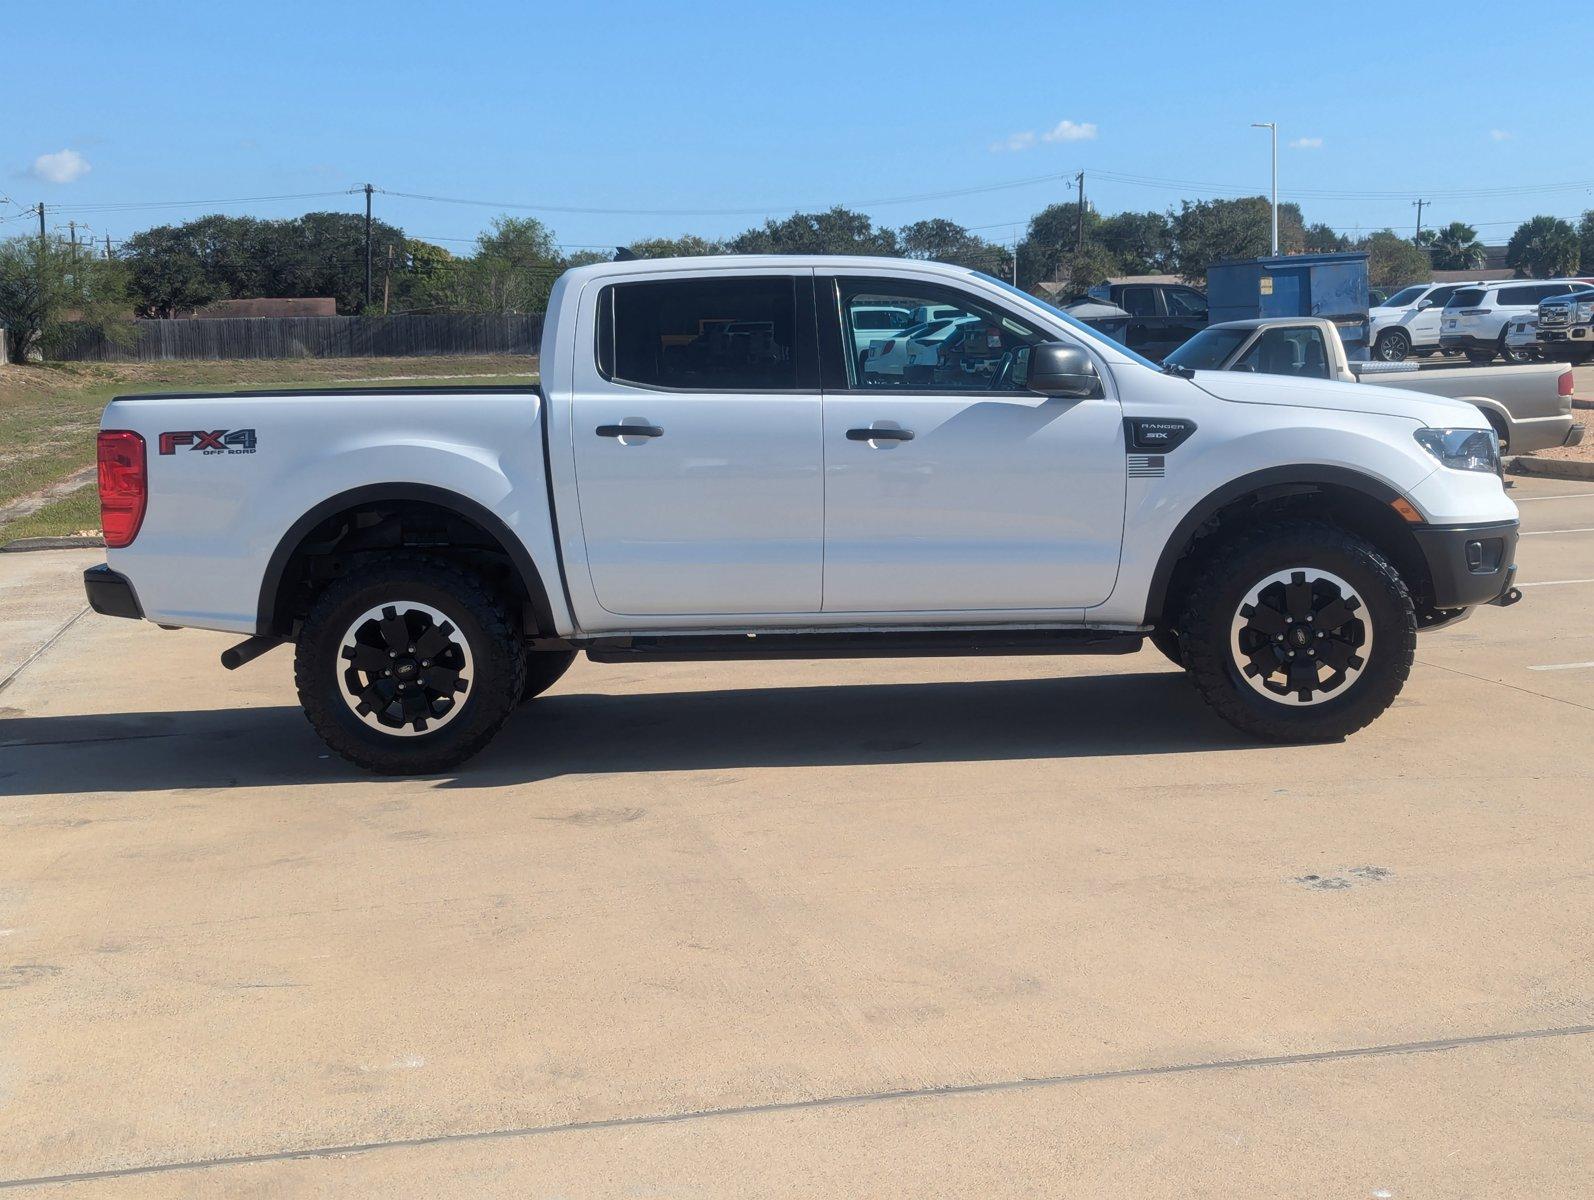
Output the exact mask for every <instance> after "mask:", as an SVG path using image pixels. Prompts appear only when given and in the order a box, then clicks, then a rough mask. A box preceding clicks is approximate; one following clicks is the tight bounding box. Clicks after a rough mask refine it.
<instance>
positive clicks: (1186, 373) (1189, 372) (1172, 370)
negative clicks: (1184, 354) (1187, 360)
mask: <svg viewBox="0 0 1594 1200" xmlns="http://www.w3.org/2000/svg"><path fill="white" fill-rule="evenodd" d="M1162 373H1163V374H1164V375H1177V376H1178V377H1179V378H1180V379H1194V378H1195V369H1194V368H1193V367H1187V366H1185V365H1184V364H1183V363H1176V362H1165V363H1163V364H1162Z"/></svg>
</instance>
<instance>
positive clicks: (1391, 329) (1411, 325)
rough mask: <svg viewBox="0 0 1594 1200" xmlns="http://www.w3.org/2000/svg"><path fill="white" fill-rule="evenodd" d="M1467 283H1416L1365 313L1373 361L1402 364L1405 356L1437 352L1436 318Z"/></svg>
mask: <svg viewBox="0 0 1594 1200" xmlns="http://www.w3.org/2000/svg"><path fill="white" fill-rule="evenodd" d="M1473 286H1476V285H1474V284H1470V283H1418V284H1413V285H1412V286H1411V287H1408V288H1402V289H1401V290H1400V291H1398V292H1396V293H1395V294H1394V295H1393V296H1391V297H1389V299H1387V300H1385V301H1384V302H1383V303H1382V304H1380V305H1378V306H1377V307H1376V308H1373V309H1369V310H1368V313H1367V323H1368V330H1367V335H1368V340H1367V344H1368V345H1369V346H1371V347H1372V352H1373V357H1374V358H1376V359H1379V360H1380V361H1382V362H1404V361H1405V359H1406V358H1407V356H1409V355H1411V354H1413V353H1417V354H1432V353H1433V352H1434V351H1435V350H1437V349H1439V314H1440V313H1441V312H1443V311H1444V307H1445V304H1446V302H1448V301H1449V299H1450V297H1451V296H1453V295H1455V293H1456V289H1457V288H1463V287H1473Z"/></svg>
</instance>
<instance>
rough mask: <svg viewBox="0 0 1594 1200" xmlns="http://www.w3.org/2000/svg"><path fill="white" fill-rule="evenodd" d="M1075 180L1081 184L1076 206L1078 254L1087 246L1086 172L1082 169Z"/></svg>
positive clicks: (1075, 233)
mask: <svg viewBox="0 0 1594 1200" xmlns="http://www.w3.org/2000/svg"><path fill="white" fill-rule="evenodd" d="M1074 181H1075V182H1076V183H1078V184H1079V199H1078V201H1076V202H1075V205H1074V207H1075V208H1076V209H1077V210H1078V211H1077V212H1075V213H1074V222H1075V225H1074V253H1075V254H1078V253H1079V252H1080V251H1081V250H1083V249H1084V248H1085V173H1084V172H1083V171H1081V172H1080V173H1079V174H1078V175H1076V176H1074Z"/></svg>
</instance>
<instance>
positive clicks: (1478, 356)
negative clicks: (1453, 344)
mask: <svg viewBox="0 0 1594 1200" xmlns="http://www.w3.org/2000/svg"><path fill="white" fill-rule="evenodd" d="M1466 354H1467V361H1468V362H1469V363H1471V364H1472V365H1473V366H1475V367H1486V366H1488V365H1489V364H1490V363H1492V362H1493V361H1494V351H1493V350H1468V351H1467V352H1466Z"/></svg>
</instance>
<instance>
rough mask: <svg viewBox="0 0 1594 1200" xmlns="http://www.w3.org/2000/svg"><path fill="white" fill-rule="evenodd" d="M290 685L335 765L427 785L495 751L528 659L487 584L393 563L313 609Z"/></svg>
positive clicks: (452, 569) (329, 594)
mask: <svg viewBox="0 0 1594 1200" xmlns="http://www.w3.org/2000/svg"><path fill="white" fill-rule="evenodd" d="M294 682H295V683H296V684H297V686H298V689H299V702H300V703H301V704H302V705H303V706H304V714H305V716H306V717H307V718H309V721H310V724H311V725H312V726H313V727H314V728H315V731H316V732H317V733H318V734H320V735H321V738H322V740H323V741H325V742H326V744H327V745H328V746H330V747H331V748H332V749H333V750H335V751H337V753H338V754H340V755H342V756H343V757H344V758H346V759H348V760H349V761H350V762H352V763H354V764H356V765H357V766H361V767H364V768H365V769H366V770H368V771H375V772H377V773H379V774H383V775H430V774H435V773H437V772H439V771H447V770H449V769H450V768H452V767H456V766H458V765H459V764H460V763H462V762H464V761H465V760H466V759H468V758H469V757H470V756H471V755H473V754H475V753H476V752H477V751H478V750H480V749H481V748H482V747H483V746H485V745H486V744H487V743H488V742H489V741H491V740H492V737H493V735H494V734H496V733H497V732H498V729H499V727H500V726H501V725H502V724H503V723H504V720H505V718H506V717H508V716H509V714H510V712H511V711H512V710H513V709H514V707H515V704H516V702H517V701H518V700H519V699H520V695H521V693H522V691H523V690H524V689H525V686H526V654H525V651H524V649H523V648H522V647H521V644H520V641H519V638H518V637H517V636H516V634H515V627H514V623H513V622H512V621H511V619H510V615H509V611H508V608H507V607H506V605H505V604H504V602H503V600H502V599H501V598H500V597H499V596H498V595H497V594H495V593H494V592H493V591H491V590H490V589H489V588H488V587H487V585H486V584H485V583H484V582H483V581H482V579H481V578H480V577H478V576H477V575H475V574H473V573H471V572H469V571H466V570H464V569H462V568H460V567H457V566H455V565H454V564H452V563H449V562H445V561H442V560H439V559H433V558H426V557H423V556H420V555H408V554H406V555H394V556H393V557H391V558H387V559H383V560H380V561H378V562H375V563H373V564H371V565H369V566H367V567H364V568H361V569H357V570H354V571H351V572H350V573H349V574H348V575H345V576H344V577H343V578H341V579H339V580H337V581H336V582H334V583H332V584H331V585H330V586H328V587H327V589H326V590H325V591H324V592H322V593H321V595H320V596H318V597H317V598H316V601H315V603H314V604H313V605H312V606H311V608H310V612H309V615H308V616H306V618H305V621H304V625H303V627H302V628H301V630H300V633H299V642H298V646H297V648H296V651H295V655H294Z"/></svg>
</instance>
